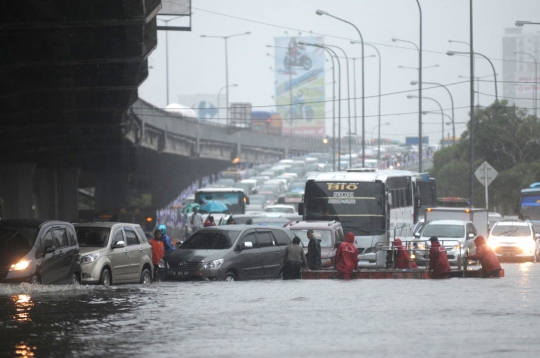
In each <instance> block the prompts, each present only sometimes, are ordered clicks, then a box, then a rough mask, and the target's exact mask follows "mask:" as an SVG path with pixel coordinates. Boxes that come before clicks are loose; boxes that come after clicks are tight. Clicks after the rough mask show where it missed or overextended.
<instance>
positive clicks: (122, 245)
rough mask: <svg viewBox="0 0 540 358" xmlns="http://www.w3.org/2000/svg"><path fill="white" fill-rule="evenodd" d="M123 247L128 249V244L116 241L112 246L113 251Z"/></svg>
mask: <svg viewBox="0 0 540 358" xmlns="http://www.w3.org/2000/svg"><path fill="white" fill-rule="evenodd" d="M121 247H126V243H125V242H123V241H116V242H115V243H114V244H113V246H112V248H113V249H118V248H121Z"/></svg>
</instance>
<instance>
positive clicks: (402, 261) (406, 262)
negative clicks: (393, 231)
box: [394, 238, 418, 269]
mask: <svg viewBox="0 0 540 358" xmlns="http://www.w3.org/2000/svg"><path fill="white" fill-rule="evenodd" d="M394 247H396V248H397V253H396V256H395V257H394V261H395V263H394V268H396V269H417V268H418V265H416V263H415V262H414V261H412V260H411V256H410V255H409V252H408V251H407V250H406V249H405V247H403V243H402V242H401V239H399V238H397V239H395V240H394Z"/></svg>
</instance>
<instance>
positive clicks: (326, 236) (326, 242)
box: [291, 230, 333, 248]
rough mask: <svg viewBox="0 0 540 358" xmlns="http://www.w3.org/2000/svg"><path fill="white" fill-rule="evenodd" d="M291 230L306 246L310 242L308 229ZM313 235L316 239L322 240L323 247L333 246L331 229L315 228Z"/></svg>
mask: <svg viewBox="0 0 540 358" xmlns="http://www.w3.org/2000/svg"><path fill="white" fill-rule="evenodd" d="M291 232H292V233H293V234H294V235H295V236H298V237H299V238H300V240H301V241H302V244H303V245H304V246H307V245H308V244H309V239H308V237H307V230H291ZM313 236H314V237H315V239H316V240H321V247H330V248H331V247H333V245H332V234H331V233H330V230H313Z"/></svg>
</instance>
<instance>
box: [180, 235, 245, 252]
mask: <svg viewBox="0 0 540 358" xmlns="http://www.w3.org/2000/svg"><path fill="white" fill-rule="evenodd" d="M239 234H240V231H225V230H220V231H213V230H201V231H197V232H196V233H195V234H193V235H191V236H190V237H189V239H187V240H186V242H184V243H183V244H182V245H181V246H180V248H181V249H194V250H225V249H228V248H230V247H231V246H232V244H233V243H234V240H236V238H237V237H238V235H239Z"/></svg>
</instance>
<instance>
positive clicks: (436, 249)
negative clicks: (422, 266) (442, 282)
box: [429, 236, 452, 278]
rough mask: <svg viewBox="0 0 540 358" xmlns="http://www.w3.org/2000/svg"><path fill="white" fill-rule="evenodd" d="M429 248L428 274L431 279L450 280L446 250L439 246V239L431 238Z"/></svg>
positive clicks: (450, 270)
mask: <svg viewBox="0 0 540 358" xmlns="http://www.w3.org/2000/svg"><path fill="white" fill-rule="evenodd" d="M429 241H431V247H430V248H429V273H430V274H431V277H432V278H450V272H452V269H451V268H450V263H449V262H448V255H447V254H446V249H445V248H444V246H441V243H440V242H439V238H438V237H437V236H432V237H430V238H429Z"/></svg>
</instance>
